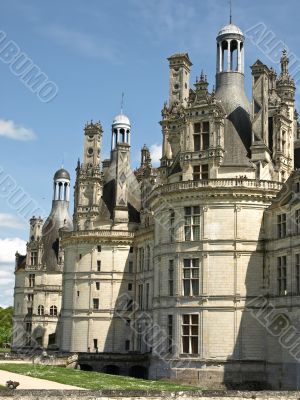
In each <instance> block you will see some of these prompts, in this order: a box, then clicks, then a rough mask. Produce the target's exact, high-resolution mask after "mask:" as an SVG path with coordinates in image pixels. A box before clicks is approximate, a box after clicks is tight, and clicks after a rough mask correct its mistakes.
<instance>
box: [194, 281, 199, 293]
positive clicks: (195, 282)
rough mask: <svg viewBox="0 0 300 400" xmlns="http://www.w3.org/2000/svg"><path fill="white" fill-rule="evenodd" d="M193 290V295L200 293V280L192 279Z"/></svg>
mask: <svg viewBox="0 0 300 400" xmlns="http://www.w3.org/2000/svg"><path fill="white" fill-rule="evenodd" d="M192 290H193V295H194V296H198V295H199V280H198V279H197V280H195V279H194V280H192Z"/></svg>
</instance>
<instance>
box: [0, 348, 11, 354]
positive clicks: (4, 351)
mask: <svg viewBox="0 0 300 400" xmlns="http://www.w3.org/2000/svg"><path fill="white" fill-rule="evenodd" d="M0 353H10V349H3V348H1V347H0Z"/></svg>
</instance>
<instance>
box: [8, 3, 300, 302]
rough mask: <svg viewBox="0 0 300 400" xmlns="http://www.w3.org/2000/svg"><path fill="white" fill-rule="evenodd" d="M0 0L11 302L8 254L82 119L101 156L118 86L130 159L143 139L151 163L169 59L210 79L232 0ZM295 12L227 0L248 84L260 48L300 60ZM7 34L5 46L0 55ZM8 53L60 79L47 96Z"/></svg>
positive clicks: (270, 57)
mask: <svg viewBox="0 0 300 400" xmlns="http://www.w3.org/2000/svg"><path fill="white" fill-rule="evenodd" d="M0 9H1V12H0V87H1V90H0V152H1V161H0V306H7V305H11V304H12V289H13V269H14V254H15V252H16V250H19V252H21V253H22V252H24V251H25V245H26V240H27V235H28V229H27V223H28V219H29V217H30V215H31V213H39V214H41V215H42V216H46V215H47V213H48V212H49V208H50V206H51V196H52V176H53V174H54V172H55V170H56V169H58V168H59V167H60V166H61V164H62V163H64V166H65V167H66V168H67V169H68V170H69V171H70V173H71V176H72V179H73V183H74V168H75V166H76V162H77V158H78V157H81V153H82V128H83V126H84V124H85V122H86V121H88V120H91V119H93V120H94V121H96V120H100V121H101V123H102V125H103V128H104V132H105V133H104V143H103V154H104V157H107V156H108V154H109V150H110V149H109V145H110V125H111V121H112V119H113V117H114V115H115V114H117V113H118V112H119V110H120V100H121V93H122V92H124V93H125V106H124V111H125V112H126V114H127V115H128V116H129V117H130V119H131V123H132V164H133V166H136V165H137V164H138V161H139V149H140V148H141V147H142V145H143V144H144V143H147V144H148V145H149V146H150V147H151V150H152V153H153V159H154V161H155V162H157V160H158V159H159V157H160V151H161V147H160V143H161V133H160V127H159V124H158V121H159V119H160V111H161V108H162V105H163V102H164V101H165V100H167V96H168V63H167V61H166V58H167V57H168V56H169V55H171V54H172V53H175V52H188V53H189V55H190V58H191V60H192V62H193V64H194V65H193V69H192V75H191V84H193V83H194V82H195V78H196V76H197V75H199V74H200V71H201V69H203V70H204V71H205V73H206V74H207V75H208V79H209V82H210V89H211V88H212V85H213V83H214V74H215V52H216V49H215V47H216V46H215V37H216V34H217V32H218V30H219V29H220V28H221V27H222V26H223V25H225V24H226V23H228V19H229V16H228V15H229V11H228V9H229V7H228V0H98V1H97V0H88V1H83V0H81V1H80V0H63V1H62V0H52V1H51V2H42V1H40V2H38V1H33V0H26V1H24V0H1V8H0ZM299 12H300V2H299V0H287V1H285V2H284V1H282V0H264V1H263V2H262V1H261V0H233V21H234V22H235V23H236V24H237V25H239V26H240V27H241V29H242V30H243V31H244V32H247V35H246V37H247V42H246V60H245V66H246V68H245V71H246V87H247V93H248V94H249V95H250V92H251V89H250V85H251V75H250V68H249V66H250V65H251V64H253V63H254V62H255V61H256V59H257V58H260V59H261V60H262V61H263V62H266V63H267V64H268V65H272V66H273V67H274V68H277V69H278V57H277V55H276V49H277V48H281V47H282V45H283V43H285V45H286V46H287V47H288V48H289V51H290V53H293V59H294V61H295V65H296V66H297V65H298V64H297V63H299V65H300V62H299V60H298V57H300V50H299V45H298V44H299V42H300V40H299V39H300V37H299V36H300V28H299V21H298V16H299ZM255 27H256V28H255ZM9 43H10V49H11V54H10V53H8V54H5V51H4V49H5V48H6V46H8V44H9ZM272 49H275V50H273V51H272ZM14 57H15V58H16V57H20V60H23V61H24V62H29V63H31V65H35V68H36V70H37V71H39V72H40V73H42V74H44V75H43V76H44V77H46V78H45V79H46V81H45V82H50V83H51V85H52V86H51V85H50V87H52V89H53V88H54V89H56V93H55V94H56V95H55V97H54V98H53V99H52V100H51V101H46V100H47V99H46V97H47V96H46V95H45V93H44V95H43V96H42V94H41V93H37V91H35V90H34V85H29V84H28V82H27V84H26V82H25V81H26V79H25V78H24V76H23V79H22V74H20V71H21V70H18V69H17V68H16V67H17V65H13V63H12V60H14V59H15V58H14ZM21 72H22V71H21ZM22 204H23V205H24V207H22ZM26 204H27V207H26ZM37 209H38V211H36V210H37Z"/></svg>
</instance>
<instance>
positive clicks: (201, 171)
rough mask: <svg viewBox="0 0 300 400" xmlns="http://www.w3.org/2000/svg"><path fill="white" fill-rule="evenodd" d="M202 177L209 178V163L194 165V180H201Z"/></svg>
mask: <svg viewBox="0 0 300 400" xmlns="http://www.w3.org/2000/svg"><path fill="white" fill-rule="evenodd" d="M200 179H203V180H207V179H208V164H201V165H194V166H193V180H194V181H199V180H200Z"/></svg>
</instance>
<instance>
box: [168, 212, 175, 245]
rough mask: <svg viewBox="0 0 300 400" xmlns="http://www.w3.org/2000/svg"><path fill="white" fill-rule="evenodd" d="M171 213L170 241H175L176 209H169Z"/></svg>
mask: <svg viewBox="0 0 300 400" xmlns="http://www.w3.org/2000/svg"><path fill="white" fill-rule="evenodd" d="M169 215H170V229H169V235H170V242H171V243H173V242H174V241H175V211H174V210H169Z"/></svg>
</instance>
